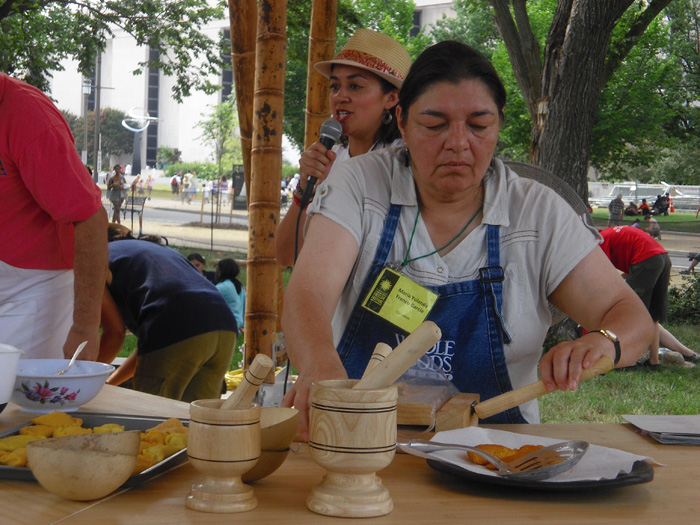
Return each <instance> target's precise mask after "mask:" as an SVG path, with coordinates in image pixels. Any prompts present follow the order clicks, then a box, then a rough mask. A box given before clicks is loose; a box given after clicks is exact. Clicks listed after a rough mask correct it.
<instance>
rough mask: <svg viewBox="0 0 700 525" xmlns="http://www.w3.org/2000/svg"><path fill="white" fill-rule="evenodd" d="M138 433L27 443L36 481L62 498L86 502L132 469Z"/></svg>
mask: <svg viewBox="0 0 700 525" xmlns="http://www.w3.org/2000/svg"><path fill="white" fill-rule="evenodd" d="M140 442H141V433H140V432H138V431H128V432H114V433H109V434H80V435H75V436H64V437H58V438H51V439H38V440H36V441H32V442H30V443H28V444H27V458H28V461H29V467H30V468H31V469H32V473H33V474H34V477H35V478H36V479H37V481H38V482H39V483H40V484H41V485H42V486H43V487H44V488H45V489H46V490H48V491H49V492H51V493H53V494H56V495H57V496H61V497H62V498H66V499H71V500H77V501H87V500H93V499H97V498H102V497H104V496H106V495H108V494H109V493H111V492H113V491H114V490H116V489H117V488H119V487H120V486H121V485H122V484H123V483H124V482H125V481H126V480H127V479H129V476H131V474H132V473H133V471H134V467H135V466H136V456H137V454H138V452H139V444H140Z"/></svg>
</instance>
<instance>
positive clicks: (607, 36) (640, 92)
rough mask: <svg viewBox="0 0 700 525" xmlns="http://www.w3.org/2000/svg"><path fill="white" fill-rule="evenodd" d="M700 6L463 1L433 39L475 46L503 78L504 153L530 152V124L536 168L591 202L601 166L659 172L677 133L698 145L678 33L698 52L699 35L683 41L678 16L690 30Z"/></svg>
mask: <svg viewBox="0 0 700 525" xmlns="http://www.w3.org/2000/svg"><path fill="white" fill-rule="evenodd" d="M696 3H697V0H675V1H672V0H607V1H606V2H599V1H597V0H578V1H573V0H558V1H555V0H530V1H528V2H526V1H525V0H512V1H507V0H473V1H470V2H468V1H465V0H457V1H456V2H455V9H456V11H457V13H458V16H457V19H456V20H455V21H443V22H442V23H441V24H438V28H437V29H436V31H434V32H433V36H434V37H436V38H438V39H444V38H450V37H452V38H454V37H457V38H462V39H466V40H467V43H469V44H471V45H474V46H475V47H477V48H479V49H481V50H482V51H483V52H484V53H485V54H486V55H487V56H488V57H489V58H491V60H492V61H493V62H494V64H495V65H496V67H497V68H498V69H499V72H500V73H501V74H502V76H503V79H504V83H505V84H506V87H507V89H508V94H509V105H508V108H507V119H506V128H505V129H504V131H503V133H502V136H501V145H500V147H501V151H502V152H506V153H507V154H508V155H509V156H511V157H515V158H517V157H518V154H519V152H524V151H525V150H524V149H523V148H520V147H519V144H522V142H521V141H522V139H523V137H524V136H525V135H524V133H523V132H524V131H525V128H526V126H527V125H529V133H528V134H529V137H528V140H527V151H528V153H529V160H530V162H533V163H535V164H538V165H540V166H543V167H545V168H547V169H549V170H551V171H553V172H554V173H557V174H558V175H560V176H561V177H562V178H563V179H564V180H566V181H567V182H568V183H569V184H570V185H572V186H573V187H574V188H575V189H576V190H577V191H578V193H579V194H580V195H581V196H582V197H584V198H585V197H586V196H587V191H586V186H587V184H586V181H587V169H588V166H589V165H590V164H591V163H592V164H594V165H596V167H598V168H599V169H602V170H603V171H607V172H608V173H611V172H615V171H619V170H620V169H621V167H622V166H629V165H637V166H639V165H642V166H644V165H649V164H650V163H651V162H652V161H653V160H654V159H657V158H658V155H659V153H660V152H664V151H666V152H668V151H670V150H669V147H671V144H672V143H673V142H674V138H673V137H674V134H675V135H676V136H677V139H675V140H678V137H682V138H681V139H680V140H684V141H686V142H688V137H689V136H690V135H689V133H688V130H689V129H690V128H689V127H687V126H686V125H687V123H688V122H690V120H684V119H683V118H682V117H681V116H689V115H690V114H692V113H693V111H692V109H691V108H692V104H690V102H691V101H692V100H697V98H694V99H693V98H691V97H689V96H688V95H687V94H686V95H682V94H681V93H680V92H679V86H681V85H682V84H683V82H682V81H681V80H682V78H684V77H685V76H687V73H683V72H682V68H680V67H679V65H678V58H677V55H676V52H677V50H679V49H680V47H681V46H679V45H677V44H674V37H673V35H674V33H675V34H676V35H677V36H676V39H677V40H676V42H680V41H681V40H683V41H690V42H694V43H695V45H697V42H698V39H697V32H696V33H695V36H694V37H692V38H690V39H689V38H688V36H690V35H691V34H692V29H690V28H688V27H686V26H684V27H685V30H684V31H685V35H684V36H681V33H683V31H681V30H673V29H672V23H671V22H670V20H671V18H670V17H671V13H675V15H674V16H673V19H674V23H676V24H681V21H686V20H687V15H685V14H684V13H687V10H688V7H689V6H690V5H691V4H696ZM667 7H668V8H669V9H667V10H666V11H663V10H664V8H667ZM662 11H663V12H664V16H660V13H662ZM695 11H697V9H695ZM684 16H685V17H686V18H684ZM696 20H697V18H696ZM691 25H692V24H691ZM695 27H696V28H697V26H695ZM504 50H505V52H506V53H507V56H508V63H505V61H504V60H503V51H504ZM508 65H509V66H510V67H508ZM696 85H697V84H696ZM516 86H517V89H516ZM694 95H697V93H694ZM513 106H515V107H513ZM514 110H515V111H514ZM684 126H686V127H685V129H681V128H683V127H684Z"/></svg>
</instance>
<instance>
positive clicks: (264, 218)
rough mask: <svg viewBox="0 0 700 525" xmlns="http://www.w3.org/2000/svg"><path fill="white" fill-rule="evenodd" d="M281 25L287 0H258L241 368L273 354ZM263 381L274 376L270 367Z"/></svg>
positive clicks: (279, 173) (281, 100) (281, 99)
mask: <svg viewBox="0 0 700 525" xmlns="http://www.w3.org/2000/svg"><path fill="white" fill-rule="evenodd" d="M286 29H287V2H286V1H285V0H279V1H276V2H270V1H268V0H260V2H259V6H258V25H257V38H256V46H255V57H256V59H255V64H256V72H255V94H254V97H253V115H254V120H253V143H252V150H251V167H252V176H251V183H250V205H249V207H248V217H249V224H250V226H249V234H248V265H247V268H248V272H247V284H248V290H247V301H246V316H245V317H246V329H245V367H246V368H247V367H248V366H249V365H250V363H251V362H252V361H253V358H254V357H255V356H256V355H257V354H259V353H263V354H265V355H267V356H270V357H271V356H272V345H273V343H274V339H275V332H276V328H277V277H278V275H279V266H278V264H277V259H276V258H275V231H276V230H277V223H278V222H279V213H280V180H281V176H282V119H283V116H284V75H285V64H286V36H287V35H286ZM268 381H271V382H272V381H274V372H271V373H270V376H269V377H268Z"/></svg>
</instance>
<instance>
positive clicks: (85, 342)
mask: <svg viewBox="0 0 700 525" xmlns="http://www.w3.org/2000/svg"><path fill="white" fill-rule="evenodd" d="M86 344H88V342H87V341H83V342H82V343H80V344H79V345H78V348H76V349H75V353H73V357H71V358H70V361H69V362H68V366H67V367H65V368H64V369H63V370H60V371H58V372H56V375H57V376H62V375H63V374H65V373H66V372H68V370H70V367H71V366H73V363H75V360H76V359H78V356H79V355H80V352H82V351H83V348H85V345H86Z"/></svg>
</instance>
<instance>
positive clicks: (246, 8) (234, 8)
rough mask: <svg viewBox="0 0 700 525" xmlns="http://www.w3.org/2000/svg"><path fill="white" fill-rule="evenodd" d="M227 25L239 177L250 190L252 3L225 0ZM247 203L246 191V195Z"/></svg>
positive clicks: (251, 0)
mask: <svg viewBox="0 0 700 525" xmlns="http://www.w3.org/2000/svg"><path fill="white" fill-rule="evenodd" d="M228 8H229V9H228V10H229V22H230V25H231V62H232V65H233V81H234V84H235V88H236V107H237V109H238V123H239V128H240V136H241V149H242V153H243V178H244V179H245V184H246V188H247V189H248V190H249V189H250V177H251V173H252V172H251V167H250V150H251V147H252V143H253V140H252V136H253V90H254V85H255V32H256V21H257V11H258V7H257V4H256V0H228ZM246 195H247V196H246V199H248V202H250V191H248V192H247V194H246Z"/></svg>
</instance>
